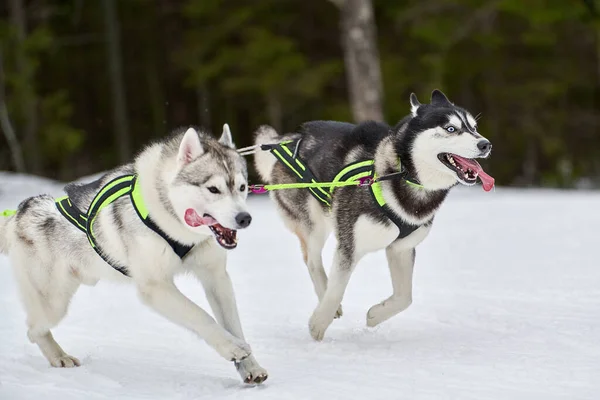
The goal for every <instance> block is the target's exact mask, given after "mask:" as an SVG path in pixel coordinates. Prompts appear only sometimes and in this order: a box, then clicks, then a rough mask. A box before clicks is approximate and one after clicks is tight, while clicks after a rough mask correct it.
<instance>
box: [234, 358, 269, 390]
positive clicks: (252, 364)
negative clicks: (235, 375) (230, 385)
mask: <svg viewBox="0 0 600 400" xmlns="http://www.w3.org/2000/svg"><path fill="white" fill-rule="evenodd" d="M235 368H236V369H237V370H238V372H239V374H240V376H241V377H242V379H243V380H244V383H247V384H253V383H256V384H261V383H263V382H264V381H266V380H267V378H268V377H269V374H268V373H267V370H266V369H264V368H263V367H261V366H260V365H258V363H257V362H256V360H255V359H254V357H253V356H250V357H248V358H246V359H244V360H242V361H240V362H236V363H235Z"/></svg>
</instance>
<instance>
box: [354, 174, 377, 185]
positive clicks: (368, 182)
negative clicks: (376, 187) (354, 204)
mask: <svg viewBox="0 0 600 400" xmlns="http://www.w3.org/2000/svg"><path fill="white" fill-rule="evenodd" d="M374 182H375V180H374V179H373V178H371V177H370V176H365V177H364V178H360V179H359V180H358V186H371V185H372V184H373V183H374Z"/></svg>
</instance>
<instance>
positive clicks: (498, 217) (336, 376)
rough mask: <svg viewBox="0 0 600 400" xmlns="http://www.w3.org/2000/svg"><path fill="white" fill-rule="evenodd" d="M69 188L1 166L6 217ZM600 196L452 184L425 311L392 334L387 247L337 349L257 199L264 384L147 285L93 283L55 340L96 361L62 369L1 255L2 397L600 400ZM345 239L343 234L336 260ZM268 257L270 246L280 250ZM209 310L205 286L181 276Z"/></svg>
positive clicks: (245, 306) (352, 307) (242, 295)
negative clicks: (383, 317) (33, 324)
mask: <svg viewBox="0 0 600 400" xmlns="http://www.w3.org/2000/svg"><path fill="white" fill-rule="evenodd" d="M60 189H61V188H60V185H59V186H57V185H55V184H52V183H51V182H49V181H42V180H38V179H34V178H31V177H16V176H14V175H8V174H0V210H1V209H3V208H9V207H15V206H16V204H17V203H18V202H19V201H20V200H21V199H23V198H24V197H25V196H28V195H32V194H36V193H39V192H40V191H49V192H50V193H52V194H54V195H59V194H60V193H61V191H60ZM599 204H600V193H585V192H557V191H537V190H536V191H533V190H531V191H516V190H508V189H499V190H497V191H496V192H492V193H489V194H485V193H483V192H482V191H481V188H480V187H477V188H468V189H465V188H460V189H459V190H456V191H454V192H453V193H452V195H451V196H450V198H449V200H448V201H447V202H446V204H445V205H444V206H443V207H442V210H441V212H440V213H439V214H438V217H436V221H435V224H434V227H433V230H432V233H431V235H430V236H429V237H428V238H427V239H426V240H425V242H424V243H423V244H421V246H419V247H418V249H417V261H416V267H415V268H416V269H415V278H414V288H415V289H414V293H415V294H414V302H413V305H412V306H411V307H410V308H409V309H408V310H406V311H405V312H403V313H401V314H400V315H398V316H396V317H394V318H392V319H391V320H389V321H387V322H385V323H383V324H382V325H380V326H379V327H377V328H374V329H370V328H367V327H366V326H365V315H366V312H367V310H368V309H369V307H370V306H372V305H373V304H375V303H377V302H379V301H381V300H383V299H384V298H386V297H387V296H389V294H390V292H391V284H390V281H389V277H388V271H387V267H386V265H385V255H384V253H383V252H379V253H374V254H371V255H369V256H368V257H366V258H365V259H364V260H363V261H362V262H361V263H360V264H359V265H358V268H357V271H356V272H355V274H354V275H353V277H352V280H351V281H350V284H349V286H348V290H347V292H346V297H345V299H344V301H343V306H344V316H343V317H342V318H341V319H340V320H335V321H334V322H333V324H332V325H331V327H330V328H329V330H328V331H327V333H326V336H325V339H324V341H323V342H321V343H317V342H314V341H312V339H311V338H310V336H309V333H308V327H307V325H308V318H309V316H310V314H311V312H312V310H313V308H314V307H315V305H316V296H315V295H314V293H313V290H312V285H311V283H310V278H309V275H308V272H307V270H306V267H305V266H304V265H303V263H302V260H301V256H300V249H299V246H298V244H297V240H296V238H295V237H294V236H293V235H292V234H291V233H289V232H288V231H287V230H285V228H284V227H283V225H282V223H281V222H280V220H279V219H278V218H277V216H276V213H275V210H274V208H273V206H272V204H271V203H270V202H269V201H268V199H267V198H266V197H262V198H253V199H251V200H250V208H251V210H252V211H253V217H254V220H253V225H252V226H251V227H250V228H249V229H248V230H247V231H241V232H239V238H240V245H239V246H238V248H237V249H236V250H234V251H233V252H232V253H231V256H230V263H229V271H230V274H231V276H232V279H233V282H234V287H235V290H236V294H237V299H238V305H239V308H240V314H241V318H242V324H243V326H244V329H245V333H246V336H247V339H248V342H249V343H250V345H251V346H252V348H253V351H254V354H255V355H256V357H257V359H258V360H259V362H260V363H261V364H262V365H263V366H264V367H265V368H266V369H267V370H268V371H269V374H270V376H269V379H268V380H267V381H266V383H265V384H264V385H263V386H262V387H246V386H245V385H243V384H242V383H241V380H240V379H239V376H238V374H237V372H236V371H235V369H234V367H233V365H232V364H230V363H228V362H226V361H224V360H222V359H221V358H220V357H219V356H218V355H217V354H216V353H215V352H214V351H213V350H212V349H211V348H209V347H208V346H207V345H206V344H205V343H203V342H201V341H200V340H198V339H197V338H196V337H195V336H193V335H192V334H191V333H189V332H187V331H185V330H183V329H181V328H179V327H177V326H175V325H173V324H171V323H169V322H168V321H166V320H163V319H162V318H161V317H160V316H158V315H156V314H154V313H153V312H151V311H150V310H149V309H147V308H146V307H144V306H143V305H141V304H140V303H139V301H138V300H137V298H136V296H135V293H134V290H133V287H131V286H120V285H116V284H113V283H107V282H101V283H99V284H98V285H97V286H96V287H95V288H89V287H82V288H81V289H80V291H79V292H78V293H77V295H76V296H75V297H74V299H73V302H72V306H71V308H70V312H69V315H68V316H67V318H66V319H65V320H64V321H63V322H62V323H61V325H59V326H58V328H56V329H54V331H53V332H54V336H55V337H56V339H57V341H58V342H59V343H60V344H61V345H62V346H63V348H64V349H65V350H66V351H67V352H68V353H70V354H72V355H74V356H76V357H79V358H80V360H81V361H82V363H83V366H82V367H80V368H76V369H56V368H51V367H50V366H49V365H48V363H47V362H46V360H45V359H44V358H43V356H42V355H41V353H40V352H39V350H38V349H37V347H36V346H34V345H32V344H30V343H29V342H28V340H27V336H26V329H25V322H24V319H25V315H24V312H23V311H22V307H21V305H20V303H19V300H18V294H17V291H16V288H15V284H14V282H13V280H12V275H11V270H10V268H9V265H8V260H7V258H6V257H4V256H0V399H1V400H13V399H15V400H17V399H36V400H37V399H44V400H50V399H61V400H67V399H90V400H94V399H128V400H129V399H154V398H156V399H238V398H239V399H277V400H284V399H327V400H330V399H344V400H348V399H369V400H375V399H411V400H412V399H461V400H462V399H478V400H479V399H511V400H514V399H523V400H533V399H540V400H552V399H598V398H599V396H600V265H599V264H598V261H597V260H598V256H597V253H598V250H599V249H600V240H599V239H600V234H599V233H598V227H599V226H600V212H599V211H598V206H599ZM333 244H334V241H333V239H332V238H331V239H330V240H329V241H328V242H327V246H326V253H325V263H326V266H327V267H328V266H329V263H330V261H331V257H332V250H333ZM264 254H268V256H265V255H264ZM177 284H178V286H179V287H180V288H181V289H182V290H183V291H184V293H186V294H187V295H188V296H190V298H192V300H194V301H195V302H197V303H198V304H200V305H201V306H203V307H205V309H207V310H209V308H208V304H207V302H206V300H205V298H204V293H203V291H202V288H201V286H200V285H199V284H197V283H196V282H195V281H194V280H193V279H192V278H190V277H181V278H179V279H178V280H177Z"/></svg>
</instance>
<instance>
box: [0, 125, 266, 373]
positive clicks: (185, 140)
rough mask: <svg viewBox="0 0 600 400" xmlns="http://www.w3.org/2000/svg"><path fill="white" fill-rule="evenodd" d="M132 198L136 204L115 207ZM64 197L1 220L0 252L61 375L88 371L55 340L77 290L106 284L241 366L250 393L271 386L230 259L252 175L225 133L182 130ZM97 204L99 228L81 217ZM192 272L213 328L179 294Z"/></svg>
mask: <svg viewBox="0 0 600 400" xmlns="http://www.w3.org/2000/svg"><path fill="white" fill-rule="evenodd" d="M123 176H124V177H125V178H122V177H123ZM131 177H133V178H135V183H134V184H132V185H131V187H129V186H128V185H129V183H127V182H129V181H130V179H132V178H131ZM123 179H125V183H123ZM111 188H112V189H111ZM123 188H125V189H123ZM130 189H131V193H132V194H131V196H122V197H119V196H118V195H119V193H123V192H127V193H129V192H128V191H129V190H130ZM106 190H109V191H111V193H113V192H115V191H119V192H118V193H117V192H115V193H116V194H115V195H114V196H115V197H114V198H116V200H114V198H112V199H108V198H103V194H102V192H103V191H106ZM65 192H66V193H67V195H68V198H63V199H62V200H60V202H59V200H57V199H54V198H52V197H50V196H47V195H40V196H36V197H31V198H28V199H26V200H24V201H23V202H21V204H19V206H18V209H17V210H16V213H14V215H11V216H9V217H2V216H1V214H0V251H1V252H2V253H4V254H8V256H9V257H10V260H11V262H12V265H13V267H14V274H15V276H16V281H17V283H18V286H19V289H20V294H21V298H22V301H23V303H24V306H25V310H26V313H27V326H28V337H29V340H30V341H31V342H32V343H35V344H37V345H38V346H39V348H40V350H41V351H42V353H43V354H44V356H45V357H46V358H47V359H48V361H49V362H50V364H51V365H52V366H54V367H73V366H78V365H80V362H79V360H77V358H75V357H73V356H70V355H69V354H67V353H66V352H65V351H64V350H63V349H62V348H61V347H60V346H59V345H58V343H57V342H56V341H55V340H54V338H53V336H52V333H51V332H50V329H51V328H53V327H55V326H56V325H57V324H58V323H59V322H60V320H61V319H62V318H63V317H64V316H65V314H66V313H67V308H68V305H69V301H70V299H71V297H72V296H73V294H74V293H75V292H76V291H77V288H78V287H79V285H81V284H84V285H92V286H93V285H95V284H96V283H97V282H98V281H99V280H100V279H103V278H106V279H116V280H125V281H130V282H132V283H133V284H134V285H135V286H136V288H137V292H138V294H139V298H140V299H141V301H142V302H143V303H144V304H146V305H147V306H149V307H150V308H152V309H153V310H154V311H156V312H157V313H159V314H161V315H162V316H164V317H165V318H166V319H168V320H169V321H171V322H174V323H176V324H178V325H180V326H182V327H184V328H187V329H189V330H191V331H192V332H195V333H196V334H197V335H198V336H199V337H200V338H202V339H204V340H205V341H206V343H208V344H209V345H210V346H212V347H213V348H214V349H215V350H216V351H217V352H218V353H219V354H220V355H221V356H222V357H223V358H225V359H226V360H228V361H234V364H235V366H236V368H237V370H238V372H239V374H240V375H241V377H242V379H243V380H244V382H246V383H261V382H263V381H264V380H265V379H267V371H266V370H264V369H263V368H262V367H261V366H260V365H259V364H258V362H257V361H256V360H255V358H254V356H253V355H252V353H251V349H250V346H249V345H248V344H247V343H246V341H245V339H244V334H243V332H242V327H241V323H240V319H239V316H238V310H237V304H236V300H235V295H234V291H233V287H232V283H231V280H230V277H229V275H228V273H227V271H226V259H227V254H226V253H227V250H226V249H231V248H234V247H235V246H236V244H237V238H236V230H237V229H241V228H246V227H248V225H250V222H251V216H250V214H249V213H248V210H247V207H246V197H247V194H248V193H247V166H246V162H245V160H244V159H243V158H242V157H241V156H240V155H239V154H238V153H237V151H236V150H235V145H234V144H233V141H232V138H231V132H230V131H229V127H228V126H227V124H225V125H224V127H223V134H222V136H221V137H220V139H219V140H217V139H215V138H213V137H211V136H210V135H208V134H205V133H202V132H198V131H197V130H196V129H194V128H189V129H187V130H186V129H179V130H176V131H174V132H173V134H172V135H171V136H170V137H168V138H166V139H164V140H162V141H159V142H156V143H154V144H151V145H149V146H148V147H147V148H145V149H144V150H143V151H141V152H140V153H139V155H138V156H137V157H136V158H135V161H134V162H133V163H130V164H126V165H122V166H120V167H118V168H116V169H114V170H111V171H109V172H108V173H106V174H105V175H104V176H102V177H101V178H100V179H99V180H97V181H95V182H92V183H88V184H69V185H67V186H66V187H65ZM99 192H100V193H99ZM104 197H106V195H104ZM109 197H111V196H109ZM107 199H108V200H107ZM104 200H106V201H104ZM134 200H135V202H134ZM95 204H101V205H100V207H99V208H100V210H99V211H98V212H97V214H95V217H92V215H91V211H88V213H87V214H83V213H82V214H81V215H79V214H77V213H74V212H73V210H81V211H86V210H91V209H94V207H95ZM67 208H71V211H70V212H66V211H69V210H66V209H67ZM59 209H60V210H66V211H65V213H63V212H62V211H59ZM5 214H9V213H5ZM142 216H144V218H145V219H143V218H142ZM71 217H72V218H71ZM77 221H79V222H81V225H83V227H82V228H81V229H78V228H77V226H76V222H77ZM86 221H87V225H88V226H87V227H86ZM86 228H89V229H87V232H89V234H86V233H85V232H86ZM82 230H83V231H84V232H82ZM91 243H92V245H91ZM94 245H95V246H96V247H94ZM181 249H184V251H182V252H180V250H181ZM94 250H96V251H97V252H98V254H96V252H95V251H94ZM99 254H100V255H101V257H99ZM109 264H110V265H109ZM186 271H187V272H190V273H192V274H193V275H194V276H196V277H197V278H198V279H199V281H200V282H201V283H202V285H203V287H204V289H205V293H206V296H207V299H208V302H209V304H210V306H211V308H212V310H213V312H214V314H215V317H216V321H215V319H213V318H212V317H211V316H210V315H209V314H208V313H207V312H205V311H204V310H203V309H202V308H200V307H199V306H197V305H196V304H194V303H193V302H192V301H191V300H190V299H188V298H187V297H186V296H184V295H183V294H182V293H181V292H180V291H179V290H178V289H177V287H176V286H175V284H174V276H175V275H176V274H178V273H182V272H186ZM217 321H218V322H217Z"/></svg>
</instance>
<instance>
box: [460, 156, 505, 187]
mask: <svg viewBox="0 0 600 400" xmlns="http://www.w3.org/2000/svg"><path fill="white" fill-rule="evenodd" d="M452 157H453V158H454V161H456V162H458V163H459V164H460V165H461V166H462V167H463V169H471V170H473V171H474V172H477V175H478V176H479V179H481V184H482V185H483V190H485V191H486V192H489V191H490V190H492V188H493V187H494V182H495V180H494V178H493V177H491V176H490V175H488V174H487V173H486V172H485V171H484V170H483V168H481V165H479V163H478V162H477V161H475V160H471V159H469V158H463V157H460V156H457V155H456V154H453V155H452Z"/></svg>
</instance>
